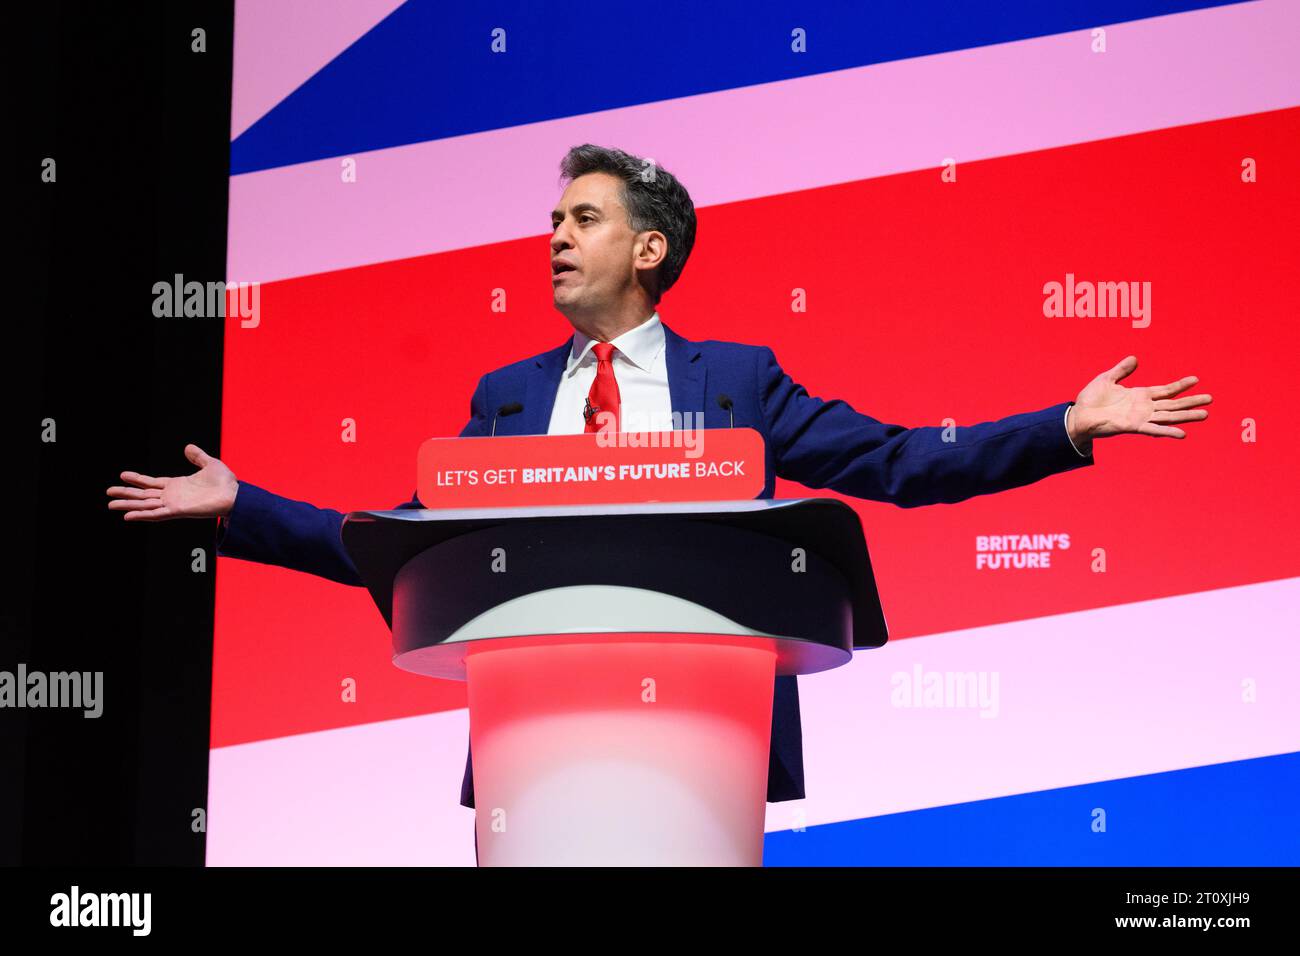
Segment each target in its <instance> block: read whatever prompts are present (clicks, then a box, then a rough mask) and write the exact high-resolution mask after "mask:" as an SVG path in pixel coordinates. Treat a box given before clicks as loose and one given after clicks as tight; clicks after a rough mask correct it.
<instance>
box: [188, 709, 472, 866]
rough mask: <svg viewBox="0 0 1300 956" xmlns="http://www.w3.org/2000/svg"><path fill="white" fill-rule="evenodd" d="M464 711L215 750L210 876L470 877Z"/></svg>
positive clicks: (210, 786)
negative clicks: (216, 872)
mask: <svg viewBox="0 0 1300 956" xmlns="http://www.w3.org/2000/svg"><path fill="white" fill-rule="evenodd" d="M468 742H469V714H468V712H467V711H464V710H456V711H448V712H445V713H440V714H427V715H425V716H423V717H408V718H404V719H402V720H386V721H382V722H380V723H374V724H360V725H358V726H356V727H345V728H341V729H338V730H325V731H320V732H319V733H313V734H297V735H295V736H293V737H281V738H279V739H278V740H263V741H259V742H257V743H253V744H240V745H238V746H235V747H218V748H217V749H216V750H213V751H212V753H211V755H210V757H209V762H208V856H207V863H208V866H287V865H294V866H425V865H429V866H473V865H474V811H473V810H471V809H469V808H468V807H462V806H461V805H460V784H461V777H462V775H463V774H464V772H465V748H466V745H467V744H468Z"/></svg>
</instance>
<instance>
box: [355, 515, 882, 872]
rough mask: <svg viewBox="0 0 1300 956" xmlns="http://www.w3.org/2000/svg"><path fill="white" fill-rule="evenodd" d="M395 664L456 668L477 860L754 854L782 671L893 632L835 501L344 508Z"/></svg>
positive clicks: (716, 860)
mask: <svg viewBox="0 0 1300 956" xmlns="http://www.w3.org/2000/svg"><path fill="white" fill-rule="evenodd" d="M343 543H344V545H345V547H346V548H347V549H348V552H349V554H350V555H351V557H352V560H353V562H354V563H355V565H356V567H357V569H358V571H359V572H360V573H361V576H362V578H363V580H364V581H365V582H366V586H367V587H368V588H369V590H370V593H371V595H372V597H373V598H374V600H375V604H376V605H377V606H378V607H379V610H380V612H381V613H382V614H383V615H384V618H385V620H386V621H387V622H388V624H389V626H390V627H391V628H392V632H393V663H394V664H395V665H396V666H397V667H400V668H402V669H403V670H407V671H410V672H412V673H417V674H423V675H425V676H428V677H434V678H439V679H444V680H463V681H467V682H468V697H469V720H470V751H471V753H472V762H473V788H474V806H475V811H476V813H475V816H476V824H475V825H476V828H477V838H478V857H479V864H480V865H483V866H503V865H504V866H534V865H535V866H554V865H578V866H582V865H613V866H619V865H638V866H642V865H699V866H758V865H761V864H762V859H763V823H764V817H765V808H766V803H765V801H766V796H767V775H768V766H769V760H770V753H771V750H770V748H771V737H772V702H773V693H774V680H775V678H776V677H777V676H778V675H790V674H812V673H816V672H818V671H824V670H829V669H830V668H833V667H838V666H840V665H841V664H844V663H847V662H848V661H849V660H850V659H851V658H852V655H853V651H854V649H855V648H856V649H861V648H868V647H879V646H881V645H883V644H884V643H885V641H886V639H887V634H886V627H885V622H884V616H883V614H882V613H881V610H880V602H879V596H878V595H877V593H876V588H875V582H874V580H873V579H872V576H871V571H870V561H869V558H868V556H867V550H866V542H865V541H864V540H863V537H862V526H861V523H860V522H859V521H858V517H857V514H856V513H855V512H854V511H853V509H851V508H850V507H849V506H848V505H846V504H844V503H843V502H841V501H838V500H835V499H830V498H812V499H791V500H771V499H766V500H764V499H755V500H745V501H711V502H654V503H648V504H607V505H554V506H546V507H528V508H480V509H440V510H436V511H433V510H429V511H416V510H400V511H381V512H354V513H352V514H349V515H348V516H347V520H346V521H345V522H344V524H343Z"/></svg>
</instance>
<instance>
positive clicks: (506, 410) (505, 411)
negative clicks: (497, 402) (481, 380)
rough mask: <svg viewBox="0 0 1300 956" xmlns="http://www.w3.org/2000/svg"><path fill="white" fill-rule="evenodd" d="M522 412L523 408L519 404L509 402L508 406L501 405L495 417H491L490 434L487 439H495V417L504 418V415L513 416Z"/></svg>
mask: <svg viewBox="0 0 1300 956" xmlns="http://www.w3.org/2000/svg"><path fill="white" fill-rule="evenodd" d="M523 410H524V406H523V405H521V404H520V403H519V402H510V403H509V404H508V405H502V406H501V407H500V408H498V409H497V413H496V415H493V416H492V434H491V436H489V437H492V438H495V437H496V433H497V416H501V417H505V416H506V415H514V414H515V413H516V412H522V411H523Z"/></svg>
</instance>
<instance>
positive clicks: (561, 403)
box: [546, 312, 673, 435]
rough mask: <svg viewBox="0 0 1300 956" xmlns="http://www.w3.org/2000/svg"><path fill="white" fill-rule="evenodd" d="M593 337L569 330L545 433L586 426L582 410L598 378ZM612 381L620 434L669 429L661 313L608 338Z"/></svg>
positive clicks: (563, 432) (576, 430)
mask: <svg viewBox="0 0 1300 956" xmlns="http://www.w3.org/2000/svg"><path fill="white" fill-rule="evenodd" d="M594 344H595V340H594V339H589V338H587V336H586V335H584V334H583V333H581V332H579V331H578V330H577V329H574V330H573V345H572V346H571V347H570V349H569V361H568V365H567V366H566V367H565V369H564V374H563V375H562V376H560V387H559V390H558V391H557V392H556V393H555V407H554V408H553V409H552V410H551V425H550V428H549V429H548V430H547V432H546V433H547V434H548V435H581V434H582V433H583V432H584V431H586V427H587V423H586V420H585V419H583V417H582V410H583V408H584V407H585V406H586V403H587V395H588V394H590V392H591V385H592V383H593V382H595V380H596V364H597V363H596V353H595V352H593V351H592V348H591V347H592V346H593V345H594ZM610 344H611V345H613V346H614V354H613V364H614V380H615V381H616V382H618V397H619V405H620V411H619V430H620V431H625V432H658V431H672V429H673V402H672V396H671V394H670V392H669V389H668V359H667V356H666V355H665V354H664V326H663V323H662V322H660V321H659V313H658V312H655V313H653V314H651V316H650V318H648V319H646V320H645V321H644V322H642V323H641V324H640V325H638V326H637V327H636V328H634V329H628V330H627V331H626V332H624V333H623V334H622V335H620V336H618V337H617V338H614V339H611V340H610Z"/></svg>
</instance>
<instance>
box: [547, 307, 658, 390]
mask: <svg viewBox="0 0 1300 956" xmlns="http://www.w3.org/2000/svg"><path fill="white" fill-rule="evenodd" d="M595 344H596V340H595V339H589V338H587V336H586V335H585V334H584V333H582V332H579V331H578V330H577V329H574V330H573V346H572V347H571V348H570V349H569V364H568V367H567V368H566V370H565V373H564V374H565V375H572V374H573V373H574V372H575V371H576V370H577V368H578V366H580V365H581V364H582V363H583V362H584V361H585V360H586V358H587V355H588V353H590V352H591V348H592V346H593V345H595ZM610 344H611V345H613V346H614V348H616V349H617V350H618V351H619V352H620V353H622V355H623V357H624V358H625V359H627V360H628V361H629V362H631V363H632V364H633V365H635V366H636V367H637V368H639V369H641V370H642V371H643V372H648V371H650V369H651V368H652V367H653V366H654V361H655V359H656V358H658V357H659V352H660V350H661V349H662V348H663V347H664V326H663V323H662V322H661V321H660V320H659V313H658V311H656V312H654V313H653V314H651V316H650V318H648V319H646V320H645V321H644V322H642V323H641V324H640V325H638V326H637V327H636V328H634V329H628V330H627V331H626V332H624V333H623V334H622V335H620V336H617V337H616V338H613V339H610ZM593 361H594V358H593Z"/></svg>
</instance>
